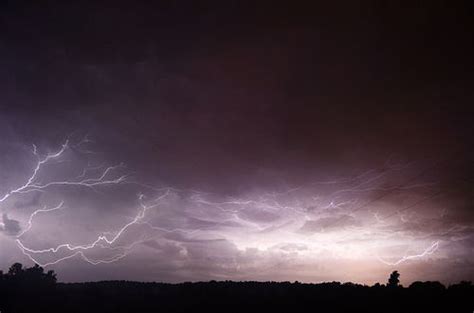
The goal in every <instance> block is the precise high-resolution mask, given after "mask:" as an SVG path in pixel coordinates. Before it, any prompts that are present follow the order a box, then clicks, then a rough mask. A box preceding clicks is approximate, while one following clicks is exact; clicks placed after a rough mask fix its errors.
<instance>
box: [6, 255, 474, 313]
mask: <svg viewBox="0 0 474 313" xmlns="http://www.w3.org/2000/svg"><path fill="white" fill-rule="evenodd" d="M399 277H400V274H399V273H398V272H397V271H394V272H392V273H391V275H390V277H389V279H388V281H387V283H386V284H380V283H377V284H375V285H373V286H366V285H360V284H354V283H340V282H328V283H319V284H306V283H300V282H253V281H244V282H234V281H220V282H217V281H210V282H193V283H191V282H187V283H180V284H168V283H144V282H130V281H102V282H87V283H58V282H57V278H56V274H55V273H54V271H48V272H45V271H44V269H43V268H42V267H40V266H38V265H34V266H33V267H29V268H25V267H23V266H22V265H21V264H19V263H15V264H13V265H12V266H11V267H10V269H9V270H8V271H7V272H6V273H3V272H1V271H0V312H1V313H10V312H12V313H16V312H22V313H23V312H40V313H48V312H52V313H54V312H71V313H72V312H101V313H103V312H134V313H140V312H195V311H198V312H201V311H202V312H469V313H471V312H473V310H474V301H473V299H474V286H473V285H472V283H471V282H466V281H464V282H460V283H458V284H453V285H450V286H448V287H446V286H444V285H443V284H441V283H440V282H414V283H412V284H411V285H410V286H409V287H407V288H405V287H403V286H401V285H400V283H399Z"/></svg>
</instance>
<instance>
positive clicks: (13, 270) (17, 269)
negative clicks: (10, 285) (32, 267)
mask: <svg viewBox="0 0 474 313" xmlns="http://www.w3.org/2000/svg"><path fill="white" fill-rule="evenodd" d="M22 273H23V265H22V264H21V263H15V264H13V265H12V266H10V269H9V270H8V275H10V276H18V275H21V274H22Z"/></svg>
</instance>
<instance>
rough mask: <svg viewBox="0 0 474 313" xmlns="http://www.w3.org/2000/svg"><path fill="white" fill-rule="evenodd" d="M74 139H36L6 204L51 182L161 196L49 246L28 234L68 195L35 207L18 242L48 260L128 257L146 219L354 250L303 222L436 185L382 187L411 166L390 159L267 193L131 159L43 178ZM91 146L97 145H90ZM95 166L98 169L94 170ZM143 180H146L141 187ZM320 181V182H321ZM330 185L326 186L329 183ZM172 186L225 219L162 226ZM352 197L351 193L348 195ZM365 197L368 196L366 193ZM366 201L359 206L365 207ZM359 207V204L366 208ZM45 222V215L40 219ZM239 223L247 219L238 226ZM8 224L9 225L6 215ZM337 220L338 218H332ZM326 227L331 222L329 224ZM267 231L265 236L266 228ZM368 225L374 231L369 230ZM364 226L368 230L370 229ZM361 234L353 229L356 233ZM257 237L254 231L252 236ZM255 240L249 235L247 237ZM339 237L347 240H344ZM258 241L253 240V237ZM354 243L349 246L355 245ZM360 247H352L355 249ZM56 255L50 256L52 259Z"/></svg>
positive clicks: (195, 209) (195, 212) (196, 206)
mask: <svg viewBox="0 0 474 313" xmlns="http://www.w3.org/2000/svg"><path fill="white" fill-rule="evenodd" d="M88 142H90V140H89V139H85V140H83V141H81V142H80V143H79V144H77V145H76V146H79V145H83V144H85V143H88ZM70 147H71V146H70V142H69V140H67V141H65V142H64V143H63V144H62V145H61V147H60V148H59V149H58V150H57V151H56V152H53V153H48V154H46V155H41V154H40V153H39V151H38V149H37V147H36V145H33V150H32V154H33V156H34V157H35V158H36V163H35V165H34V167H33V168H32V170H31V173H30V174H29V176H28V177H27V178H25V182H24V183H23V184H20V186H17V187H15V188H13V189H11V190H9V191H8V192H6V193H5V194H3V195H2V196H0V205H1V204H2V203H5V202H6V201H7V199H9V198H11V197H13V196H19V195H22V194H26V193H30V192H47V191H48V189H49V188H50V187H53V186H60V187H81V188H88V189H92V190H96V188H98V187H100V186H108V185H118V184H134V185H137V186H141V187H143V188H146V189H147V190H152V192H153V194H154V195H156V194H158V196H155V197H154V198H152V199H151V200H149V199H148V197H146V196H145V194H144V193H139V194H138V209H137V210H138V212H137V213H136V215H134V216H133V217H132V218H131V220H130V221H129V222H127V223H124V224H123V225H121V226H119V227H117V230H116V231H115V232H114V233H106V232H103V233H101V234H100V235H97V236H96V237H94V239H93V240H91V241H90V242H86V243H81V244H73V243H72V242H65V243H61V244H59V245H55V246H51V247H48V248H45V249H35V248H34V247H31V246H29V245H27V244H26V243H25V241H24V239H23V237H24V235H25V234H26V233H28V232H30V231H32V230H31V229H32V227H33V224H34V222H35V217H36V216H37V215H39V214H49V213H51V212H54V211H57V210H61V209H63V208H64V207H65V206H66V205H65V201H61V202H60V203H59V204H58V205H56V206H54V207H51V208H48V207H46V206H44V207H42V208H41V209H38V210H35V211H34V212H32V213H31V214H30V215H29V217H28V219H27V221H26V223H25V225H26V226H25V227H24V229H23V230H22V231H21V232H20V233H19V234H17V236H16V239H15V241H16V244H17V246H18V247H19V249H20V250H21V252H22V253H23V254H24V255H25V256H27V257H28V258H29V259H30V260H31V261H33V262H35V263H37V264H39V265H41V266H43V267H46V266H50V265H54V264H58V263H60V262H63V261H66V260H69V259H72V258H76V257H79V258H81V259H82V260H84V261H85V262H87V263H89V264H92V265H98V264H107V263H112V262H116V261H119V260H121V259H122V258H124V257H126V256H127V255H128V254H129V253H130V251H132V250H133V249H134V247H135V246H137V245H139V244H140V243H143V242H144V241H145V240H148V239H149V238H152V237H149V236H147V237H143V236H142V237H141V238H136V239H135V240H134V241H133V242H132V243H131V244H128V245H121V244H120V242H121V240H120V239H121V238H123V237H125V234H126V233H127V232H128V231H129V230H130V228H132V227H134V226H144V227H146V228H147V229H148V231H149V232H152V231H156V232H159V233H180V234H183V235H187V236H194V235H196V234H198V233H201V232H206V234H212V235H215V234H217V235H219V238H222V237H223V238H229V240H241V241H242V242H243V244H242V247H243V248H245V247H246V246H247V242H250V244H252V243H255V242H256V241H258V240H254V238H256V237H251V238H253V239H246V238H245V237H246V236H245V235H244V236H243V235H242V231H247V232H246V234H248V235H249V236H252V235H255V236H257V235H260V237H259V238H262V237H264V238H263V239H264V241H265V240H266V241H268V243H266V246H278V245H279V244H280V243H281V242H282V240H288V241H291V242H294V243H297V244H303V245H307V246H310V247H311V248H314V249H315V250H317V251H320V250H324V249H326V250H332V251H334V255H337V253H336V252H335V251H341V250H342V251H343V252H344V251H345V250H347V251H349V250H350V249H344V248H342V249H341V247H340V241H341V240H342V239H341V238H338V239H336V238H335V237H330V235H326V234H322V233H314V234H310V235H307V234H306V235H305V234H301V233H299V231H300V230H301V227H302V226H303V225H304V224H305V223H306V222H307V221H312V220H315V219H318V218H321V219H324V218H327V217H331V216H333V214H345V215H346V216H351V217H353V216H354V214H353V213H354V211H355V210H354V209H353V207H354V205H355V204H358V203H359V202H360V200H361V199H363V197H364V196H365V195H366V194H367V193H368V192H373V191H385V192H387V194H388V193H391V192H398V191H401V190H409V189H418V188H427V187H430V186H433V185H434V184H435V183H434V182H427V183H411V184H406V185H399V186H394V187H393V186H392V187H390V186H388V187H382V186H381V185H382V183H383V179H384V178H385V177H386V176H387V175H388V174H389V173H390V172H391V171H400V170H403V169H405V168H406V167H405V166H401V165H397V166H388V167H387V169H385V170H383V171H378V170H369V171H366V172H364V173H362V174H359V175H357V176H355V177H343V178H340V179H335V180H331V181H316V182H314V181H313V182H311V183H309V184H306V185H301V186H298V187H293V188H288V189H287V190H283V191H280V192H273V193H263V194H260V195H258V196H247V197H235V196H234V197H222V196H221V195H218V194H213V193H209V192H203V191H199V190H182V189H177V188H171V187H166V188H156V187H154V186H150V185H147V184H143V183H141V182H135V181H131V180H129V179H128V178H129V176H128V175H118V174H116V173H117V171H118V169H120V168H123V164H119V165H114V166H91V165H90V164H88V165H87V166H86V167H85V168H83V169H82V171H81V172H80V174H79V175H77V176H76V177H74V178H72V179H60V180H51V181H47V182H41V181H40V180H41V179H40V178H41V177H40V176H42V175H41V173H42V171H43V170H44V169H45V167H46V166H47V165H49V164H51V163H53V162H54V161H56V160H60V159H61V158H63V157H64V156H65V154H66V151H67V150H68V149H69V148H70ZM87 153H92V152H91V151H87ZM94 174H95V175H94ZM329 185H330V186H336V187H341V186H342V187H341V188H340V189H337V190H336V191H333V192H320V191H318V190H319V189H318V188H320V187H321V186H322V187H321V188H325V186H329ZM141 187H140V188H141ZM316 187H317V188H316ZM323 190H324V189H323ZM171 194H180V195H185V196H183V198H185V201H188V203H189V204H190V206H191V208H192V209H189V210H188V209H185V210H184V213H185V214H186V217H196V218H203V219H205V221H212V222H214V223H215V224H216V225H217V226H215V228H217V230H214V229H213V226H205V227H197V228H195V229H185V228H166V227H161V226H156V225H153V223H151V222H150V221H149V220H148V218H147V213H148V212H149V211H150V210H152V209H156V208H158V207H159V206H160V205H161V204H162V203H163V201H164V200H165V199H167V197H169V196H170V195H171ZM348 197H350V198H349V199H348ZM359 197H360V198H359ZM361 207H362V206H359V207H358V208H361ZM358 208H357V209H356V210H358ZM248 212H252V213H256V214H272V216H274V217H275V219H276V220H268V221H266V220H255V219H252V218H251V217H248V216H247V215H246V214H247V213H248ZM374 216H375V218H376V219H377V220H380V217H379V216H378V214H374ZM36 222H37V220H36ZM231 224H232V225H233V226H232V227H234V228H233V229H231V230H229V231H228V232H227V233H221V232H220V231H219V230H221V227H225V226H226V225H231ZM235 225H238V226H239V227H235ZM0 226H1V227H5V226H4V225H2V223H0ZM329 226H330V225H329ZM326 228H328V229H329V227H328V226H326ZM263 233H265V236H262V234H263ZM366 233H368V232H366ZM366 233H364V235H366ZM351 235H353V234H349V235H348V236H351ZM249 238H250V237H249ZM246 240H247V242H246ZM338 240H339V241H338ZM252 241H253V242H252ZM438 247H439V242H435V243H433V245H432V246H430V247H429V248H427V249H426V250H425V251H423V252H422V253H420V254H417V255H408V256H404V257H402V258H400V259H399V260H398V261H396V262H387V261H384V260H383V259H381V258H379V260H380V261H381V262H383V263H385V264H387V265H398V264H401V263H403V262H406V261H408V260H413V259H419V258H422V257H425V256H427V255H430V254H433V253H434V252H435V251H436V250H437V249H438ZM99 249H104V250H109V251H114V254H113V255H112V256H110V257H107V258H92V257H91V256H90V254H91V252H92V250H94V251H96V250H99ZM347 251H346V252H347ZM347 253H351V254H354V253H353V252H352V250H351V251H349V252H347ZM46 258H48V260H47V261H44V259H46Z"/></svg>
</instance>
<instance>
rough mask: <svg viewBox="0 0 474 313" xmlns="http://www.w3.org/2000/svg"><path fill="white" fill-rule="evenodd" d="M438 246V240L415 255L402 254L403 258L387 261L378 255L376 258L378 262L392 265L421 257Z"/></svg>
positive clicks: (432, 251)
mask: <svg viewBox="0 0 474 313" xmlns="http://www.w3.org/2000/svg"><path fill="white" fill-rule="evenodd" d="M438 248H439V241H436V242H434V243H433V244H432V245H431V246H429V247H428V248H426V249H425V250H424V251H423V252H422V253H420V254H415V255H408V256H404V257H403V258H401V259H399V260H397V261H395V262H388V261H385V260H383V259H382V258H380V257H378V259H379V261H380V262H382V263H384V264H386V265H391V266H394V265H399V264H401V263H404V262H406V261H409V260H414V259H419V258H423V257H425V256H427V255H430V254H433V253H434V252H435V251H436V250H438Z"/></svg>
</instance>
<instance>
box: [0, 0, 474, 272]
mask: <svg viewBox="0 0 474 313" xmlns="http://www.w3.org/2000/svg"><path fill="white" fill-rule="evenodd" d="M48 3H50V5H38V4H27V3H26V2H22V1H20V2H18V1H5V2H2V3H1V4H0V26H1V27H2V34H3V36H2V39H1V44H0V67H1V68H2V71H1V72H0V93H1V94H2V104H0V112H1V113H0V133H1V134H2V136H1V138H0V167H1V170H0V197H2V196H3V195H4V194H5V193H7V192H8V191H9V190H12V189H15V188H17V187H18V186H21V185H22V184H24V183H25V181H26V180H27V179H28V177H29V175H31V171H32V169H34V166H35V162H36V161H37V159H36V157H35V156H34V155H33V153H32V152H33V147H32V145H33V144H35V145H36V146H37V148H38V153H39V155H40V156H45V155H47V154H48V153H54V152H55V151H57V149H58V147H60V146H61V144H62V143H63V142H64V140H65V139H66V138H69V139H70V142H71V149H68V150H67V152H66V154H65V155H64V158H62V159H61V160H58V161H57V162H54V163H51V164H48V166H46V167H45V168H42V169H41V171H40V172H39V173H38V175H39V179H38V181H37V183H39V184H41V183H45V182H48V181H51V180H63V179H79V178H80V177H81V175H82V173H83V172H82V170H83V169H84V168H88V169H89V172H88V174H90V175H91V176H90V177H96V176H94V175H100V170H101V169H104V168H106V167H107V166H109V165H116V164H121V163H122V162H123V163H124V164H125V165H126V166H123V167H121V168H120V170H118V171H117V172H116V173H117V175H121V174H124V175H127V179H128V180H129V181H130V182H131V183H129V184H124V185H120V186H106V187H103V186H101V187H100V188H97V189H94V188H89V187H87V188H82V187H78V188H72V187H70V186H67V185H55V186H52V187H51V188H48V190H45V191H43V192H31V193H25V194H15V195H13V196H12V197H11V198H8V199H6V200H5V201H1V202H0V212H1V213H2V214H3V223H2V225H3V226H2V233H5V234H8V236H3V237H2V238H0V240H2V241H1V242H0V246H2V247H3V246H4V245H5V246H7V245H8V244H10V245H13V246H15V245H14V243H15V242H14V241H12V239H13V238H8V237H13V236H14V235H15V234H18V233H19V232H20V231H21V227H20V225H26V224H27V222H28V219H29V217H31V214H32V212H34V210H36V209H40V208H44V207H45V208H51V207H54V206H56V205H57V204H58V203H60V202H61V201H64V202H65V208H64V210H62V211H61V213H58V212H55V213H38V214H37V215H35V216H34V219H33V226H32V229H31V230H30V232H29V233H26V234H25V236H24V241H25V244H28V245H29V246H31V247H37V248H38V249H42V248H47V247H51V246H54V245H60V244H64V243H70V244H78V245H79V244H83V243H90V242H94V240H95V239H96V238H97V237H98V236H100V235H102V234H104V233H105V234H107V235H109V236H113V235H115V234H117V233H119V232H120V230H121V227H123V226H124V225H127V223H130V222H131V221H133V220H134V218H135V217H136V216H137V214H139V213H140V212H141V211H140V210H141V209H142V208H143V207H142V205H143V204H144V203H145V204H150V203H152V202H153V199H155V198H156V197H158V196H159V195H161V194H162V193H163V189H161V188H163V187H169V188H171V189H170V190H171V191H170V192H169V195H168V196H167V197H166V199H164V200H163V201H160V202H159V203H158V204H157V205H156V206H153V207H152V208H150V209H149V210H147V212H146V214H145V216H144V218H143V221H141V222H143V223H141V224H134V225H133V227H129V228H126V230H125V231H124V232H123V234H122V233H121V234H122V235H121V236H120V240H119V241H118V242H117V243H115V245H112V246H111V247H106V248H103V247H101V248H97V249H96V250H97V251H96V250H94V251H89V252H90V254H91V256H92V255H93V256H94V257H101V256H102V254H104V255H105V256H107V257H110V256H113V255H114V254H115V253H119V252H123V251H125V250H126V251H127V253H128V254H127V257H125V258H122V259H120V260H119V261H117V263H114V264H101V265H98V266H93V265H90V264H83V265H81V263H79V261H78V260H76V259H74V260H73V259H71V260H67V262H60V264H57V265H54V266H55V268H54V269H56V270H58V272H59V273H60V277H66V278H65V279H66V280H84V279H86V278H85V277H87V279H98V277H101V278H105V279H112V278H115V277H117V276H116V275H118V274H117V273H122V274H123V275H125V277H126V278H127V279H146V280H150V279H155V280H168V281H176V280H186V279H209V278H210V277H212V278H232V279H240V278H246V279H254V278H265V279H273V278H274V279H280V278H281V279H290V280H292V279H291V278H292V277H299V278H301V277H303V278H304V277H311V278H312V279H323V278H325V279H329V280H335V279H338V278H340V279H347V280H352V279H351V278H350V277H349V273H350V274H351V275H355V276H354V277H356V278H360V279H361V280H364V279H365V278H367V279H369V278H370V280H373V279H375V278H373V277H372V276H370V275H372V274H369V272H370V273H377V275H378V274H379V273H382V272H383V275H385V272H386V270H387V268H382V267H383V266H385V265H383V264H378V263H377V265H374V263H372V262H378V261H377V260H376V259H375V257H374V256H375V255H377V253H379V252H380V253H382V252H384V251H385V250H384V247H386V246H387V247H392V246H396V247H399V249H398V250H396V252H397V253H392V254H390V255H389V256H390V257H393V259H397V258H398V259H400V258H402V257H403V256H404V253H405V250H404V249H405V248H407V247H408V248H410V249H408V251H409V252H410V253H412V252H413V253H414V254H416V253H417V251H420V250H421V251H423V250H424V249H425V248H426V246H429V245H430V244H431V242H433V241H437V240H439V241H440V242H443V243H445V245H440V248H439V251H437V252H436V254H433V255H432V256H431V257H432V259H429V260H430V261H427V262H428V263H427V264H431V263H430V262H432V264H433V268H436V269H443V270H444V271H447V272H446V273H444V274H443V275H444V277H445V278H446V279H448V278H449V270H448V267H443V266H442V265H440V263H442V262H444V261H443V260H446V259H449V256H450V255H456V256H457V258H458V259H459V260H458V261H459V262H460V263H462V264H463V265H462V270H459V271H463V272H464V273H465V274H466V276H469V275H470V274H472V272H473V267H472V264H471V263H470V261H468V260H470V259H472V256H473V252H472V249H471V248H470V246H469V245H471V242H470V241H469V240H470V239H469V238H470V236H471V234H472V224H473V218H474V214H473V213H472V205H471V202H472V201H471V198H472V182H471V180H472V177H471V176H472V160H473V159H474V158H473V156H474V150H473V145H472V138H471V137H472V133H474V132H473V130H472V125H473V124H472V120H473V118H474V111H473V106H472V103H473V101H472V100H473V98H474V97H473V90H474V89H473V88H471V84H472V82H471V81H472V79H471V77H470V71H469V69H471V68H472V67H473V60H474V59H473V58H472V55H474V50H473V47H472V40H470V39H471V37H472V31H471V26H470V25H471V24H472V23H471V17H470V16H469V14H468V13H467V12H468V10H465V9H464V8H462V7H460V8H457V7H456V5H453V6H449V7H447V6H445V5H442V4H438V3H436V4H434V3H433V4H432V3H430V4H424V5H417V6H411V5H399V4H397V5H394V4H389V5H379V4H375V3H371V2H368V3H364V4H360V3H356V2H353V3H351V4H349V3H345V4H344V5H343V6H341V5H338V4H336V5H334V4H328V3H324V4H322V3H320V4H316V3H314V2H313V3H309V2H308V3H307V4H306V3H305V4H303V3H289V2H288V1H286V2H285V3H271V4H268V3H264V2H262V3H260V2H259V3H253V4H252V5H249V4H248V3H246V2H230V3H229V2H226V3H223V2H218V1H210V2H207V1H205V2H199V3H197V2H196V3H193V4H190V3H184V2H182V1H174V2H161V3H154V4H135V3H134V4H130V3H129V2H127V1H113V4H112V2H108V1H105V2H103V1H101V2H100V3H99V2H93V3H92V2H91V3H86V4H81V5H77V4H74V3H69V2H67V3H66V2H64V1H48ZM414 30H416V31H414ZM84 138H89V139H90V140H91V142H89V141H87V142H85V143H84V142H83V143H82V144H81V145H79V146H78V143H79V142H81V140H82V139H84ZM437 192H441V193H440V194H439V196H437V197H434V198H432V199H428V200H423V199H424V198H427V197H428V198H429V197H430V196H431V195H433V194H434V193H437ZM142 196H143V197H142ZM141 197H142V198H141ZM140 199H141V200H142V201H140ZM421 200H423V202H421V203H419V204H416V203H417V202H418V201H421ZM7 213H8V214H10V215H9V216H14V217H15V220H14V219H10V218H8V216H7V215H6V214H7ZM13 214H14V215H13ZM347 232H350V235H349V236H348V238H347V236H346V237H343V238H341V236H342V235H341V233H344V234H346V233H347ZM22 238H23V237H22ZM449 243H453V244H452V245H449ZM132 244H134V245H133V246H132V247H129V246H130V245H132ZM448 247H451V248H448ZM17 250H18V249H17ZM9 251H10V250H9ZM11 251H13V249H11ZM15 251H16V250H15ZM17 252H18V254H15V253H13V252H9V253H8V255H9V258H8V260H7V258H1V257H2V256H1V255H0V267H2V266H3V267H6V266H8V265H9V264H7V262H9V261H11V259H12V258H13V256H15V257H18V258H25V261H29V260H28V259H26V257H25V256H24V255H22V254H21V251H20V250H18V251H17ZM67 253H68V251H61V256H65V255H67ZM10 256H11V257H10ZM329 256H331V257H333V259H326V258H328V257H329ZM382 256H383V255H382ZM43 257H44V259H48V260H50V259H49V258H50V257H51V259H54V255H48V256H46V255H44V256H43ZM355 257H357V258H359V259H357V260H354V258H355ZM358 260H363V261H360V262H362V263H358V262H359V261H358ZM374 260H375V261H374ZM336 261H337V262H336ZM338 262H339V263H338ZM363 262H365V263H363ZM336 263H337V264H342V265H343V266H340V267H339V268H344V269H345V271H347V272H344V273H343V272H340V271H338V270H336V269H334V264H336ZM448 263H449V262H446V264H448ZM351 264H353V266H352V267H351ZM449 264H451V263H449ZM331 266H332V267H331ZM417 266H418V263H416V262H415V261H413V262H412V263H407V271H408V270H409V271H411V273H412V274H413V275H412V276H413V277H416V271H415V270H413V269H414V268H416V267H417ZM328 267H329V269H328ZM428 267H429V266H428ZM78 268H80V270H78ZM120 268H123V269H124V271H119V269H120ZM279 268H281V269H282V270H281V271H279ZM361 268H364V269H367V270H366V271H362V270H361ZM371 269H376V271H371ZM314 271H317V272H318V273H315V272H314ZM430 271H431V270H430ZM362 272H363V273H366V274H364V275H366V276H365V277H362V276H363V275H362V274H360V273H362ZM420 273H421V272H420ZM453 273H454V270H453ZM455 274H456V275H454V274H453V275H454V276H456V277H460V276H462V275H460V274H459V273H458V272H457V270H456V273H455ZM468 274H469V275H468ZM114 275H115V276H114ZM373 275H376V274H373ZM419 276H420V277H416V278H417V279H418V278H419V279H422V277H421V276H422V275H421V274H419ZM441 276H442V275H441ZM454 276H453V277H454ZM471 276H472V275H471ZM382 278H383V279H385V276H383V277H382Z"/></svg>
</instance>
